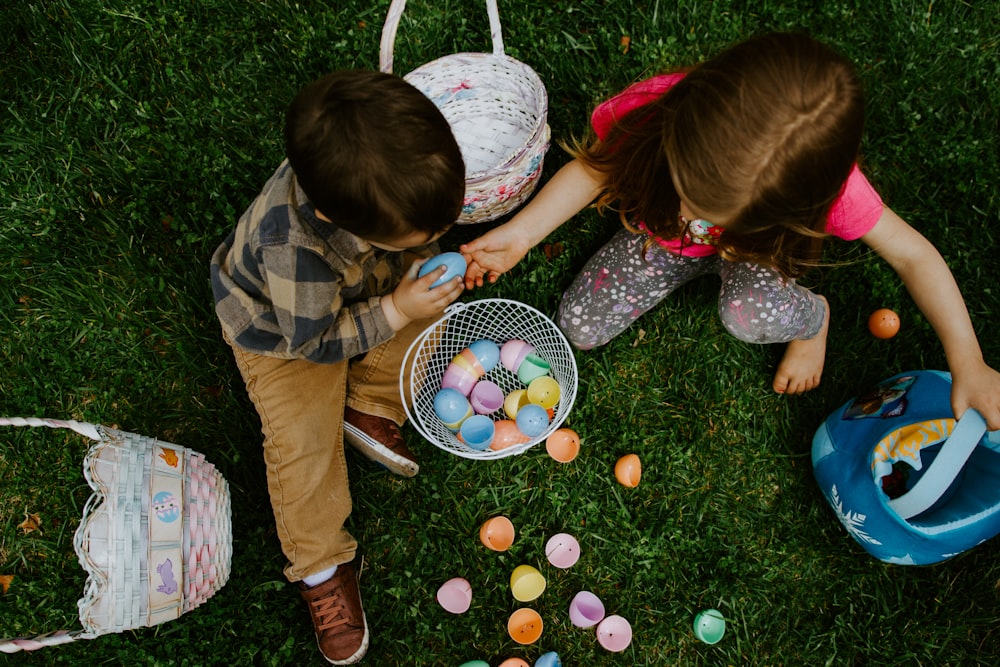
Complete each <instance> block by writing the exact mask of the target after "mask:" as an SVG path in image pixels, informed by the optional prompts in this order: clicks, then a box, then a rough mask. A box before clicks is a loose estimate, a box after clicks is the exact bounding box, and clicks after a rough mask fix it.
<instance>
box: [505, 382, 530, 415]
mask: <svg viewBox="0 0 1000 667" xmlns="http://www.w3.org/2000/svg"><path fill="white" fill-rule="evenodd" d="M530 402H531V401H529V400H528V392H527V391H525V390H524V389H515V390H514V391H512V392H510V393H509V394H507V397H506V398H505V399H503V411H504V412H506V413H507V416H508V417H510V418H511V419H517V411H518V410H520V409H521V408H523V407H524V406H526V405H527V404H528V403H530Z"/></svg>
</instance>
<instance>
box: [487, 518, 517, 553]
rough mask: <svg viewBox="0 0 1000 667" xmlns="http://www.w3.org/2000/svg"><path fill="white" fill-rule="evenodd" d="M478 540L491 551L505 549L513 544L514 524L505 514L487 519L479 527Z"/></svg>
mask: <svg viewBox="0 0 1000 667" xmlns="http://www.w3.org/2000/svg"><path fill="white" fill-rule="evenodd" d="M479 541H480V542H482V543H483V545H484V546H485V547H487V548H488V549H492V550H493V551H507V549H510V545H512V544H514V524H513V523H511V520H510V519H508V518H507V517H505V516H495V517H493V518H492V519H487V520H486V521H484V522H483V525H482V526H480V528H479Z"/></svg>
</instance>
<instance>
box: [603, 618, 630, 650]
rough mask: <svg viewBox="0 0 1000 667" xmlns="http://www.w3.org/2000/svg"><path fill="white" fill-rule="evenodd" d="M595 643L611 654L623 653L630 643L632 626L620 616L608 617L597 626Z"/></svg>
mask: <svg viewBox="0 0 1000 667" xmlns="http://www.w3.org/2000/svg"><path fill="white" fill-rule="evenodd" d="M597 642H598V643H599V644H600V645H601V646H603V647H604V648H606V649H607V650H609V651H611V652H612V653H618V652H619V651H624V650H625V649H626V648H628V645H629V644H631V643H632V625H631V624H630V623H629V622H628V621H626V620H625V619H624V618H622V617H621V616H608V617H607V618H605V619H604V620H603V621H601V622H600V623H598V624H597Z"/></svg>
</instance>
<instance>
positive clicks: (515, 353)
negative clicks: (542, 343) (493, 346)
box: [500, 338, 535, 373]
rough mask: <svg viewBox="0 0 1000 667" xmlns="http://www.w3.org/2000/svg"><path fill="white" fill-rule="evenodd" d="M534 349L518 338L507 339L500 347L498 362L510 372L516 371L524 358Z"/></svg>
mask: <svg viewBox="0 0 1000 667" xmlns="http://www.w3.org/2000/svg"><path fill="white" fill-rule="evenodd" d="M534 351H535V347H534V346H533V345H531V344H529V343H526V342H524V341H523V340H520V339H518V338H514V339H513V340H509V341H507V342H506V343H504V344H503V346H502V347H501V348H500V363H501V364H503V367H504V368H506V369H507V370H509V371H510V372H511V373H517V369H518V367H519V366H520V365H521V362H522V361H524V358H525V357H527V356H528V355H529V354H531V353H532V352H534Z"/></svg>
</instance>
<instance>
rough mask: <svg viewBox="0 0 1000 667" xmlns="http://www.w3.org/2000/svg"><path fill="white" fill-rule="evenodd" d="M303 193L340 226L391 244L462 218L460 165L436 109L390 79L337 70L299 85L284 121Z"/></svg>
mask: <svg viewBox="0 0 1000 667" xmlns="http://www.w3.org/2000/svg"><path fill="white" fill-rule="evenodd" d="M285 150H286V154H287V155H288V161H289V163H290V164H291V166H292V169H293V170H294V171H295V177H296V179H297V180H298V183H299V185H300V186H301V188H302V190H303V191H304V192H305V193H306V195H307V196H308V197H309V199H310V200H311V201H312V203H313V204H314V205H315V206H316V209H317V210H318V211H320V212H321V213H322V214H323V215H324V216H325V217H327V218H329V219H330V220H332V221H333V222H334V223H335V224H336V225H337V226H338V227H341V228H342V229H345V230H347V231H349V232H351V233H352V234H355V235H357V236H360V237H362V238H364V239H368V240H371V241H376V242H388V243H391V242H392V241H393V240H394V239H396V238H399V237H401V236H405V235H406V234H409V233H412V232H414V231H422V232H427V234H428V237H430V236H433V235H434V234H437V233H439V232H442V231H445V230H447V229H448V228H449V227H451V225H452V224H454V223H455V221H456V220H457V219H458V216H459V214H460V213H461V210H462V200H463V198H464V195H465V165H464V162H463V160H462V153H461V151H460V150H459V147H458V143H457V142H456V141H455V137H454V135H453V134H452V132H451V128H450V126H449V125H448V122H447V120H445V118H444V116H442V115H441V112H440V111H439V110H438V108H437V107H436V106H434V103H433V102H431V101H430V100H429V99H428V98H427V97H426V96H424V95H423V93H421V92H420V91H419V90H417V89H416V88H414V87H413V86H412V85H410V84H409V83H407V82H406V81H404V80H403V79H401V78H399V77H397V76H393V75H391V74H384V73H381V72H371V71H360V70H358V71H354V70H340V71H335V72H331V73H330V74H327V75H326V76H324V77H323V78H321V79H319V80H317V81H314V82H313V83H310V84H309V85H307V86H306V87H305V88H303V89H302V90H301V91H300V92H299V93H298V95H296V97H295V99H294V100H293V101H292V103H291V105H290V106H289V108H288V111H287V113H286V115H285Z"/></svg>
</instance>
